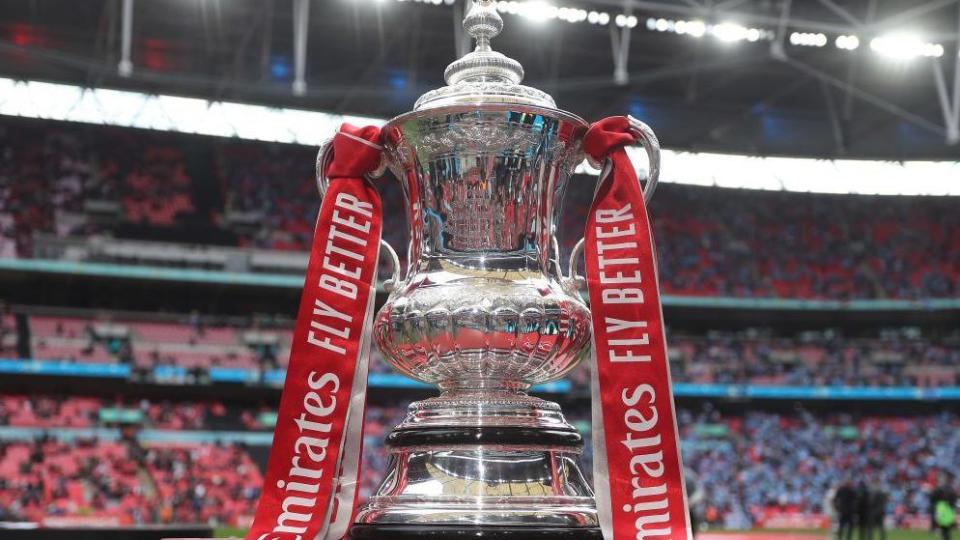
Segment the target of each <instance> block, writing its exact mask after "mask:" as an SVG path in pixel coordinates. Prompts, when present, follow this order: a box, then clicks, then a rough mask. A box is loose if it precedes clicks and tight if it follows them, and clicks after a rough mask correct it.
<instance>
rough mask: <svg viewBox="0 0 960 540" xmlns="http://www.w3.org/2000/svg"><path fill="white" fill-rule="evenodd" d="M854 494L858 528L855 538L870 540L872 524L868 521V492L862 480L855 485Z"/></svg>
mask: <svg viewBox="0 0 960 540" xmlns="http://www.w3.org/2000/svg"><path fill="white" fill-rule="evenodd" d="M856 493H857V495H856V501H857V525H858V526H859V527H860V530H859V534H858V535H857V538H859V540H872V537H873V523H871V521H870V514H871V508H870V490H869V489H868V488H867V484H866V483H865V482H864V481H863V480H861V481H860V483H858V484H857V490H856Z"/></svg>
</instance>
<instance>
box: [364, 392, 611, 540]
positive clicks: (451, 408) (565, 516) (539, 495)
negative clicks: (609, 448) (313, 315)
mask: <svg viewBox="0 0 960 540" xmlns="http://www.w3.org/2000/svg"><path fill="white" fill-rule="evenodd" d="M386 443H387V449H388V451H389V456H390V462H389V465H388V467H387V475H386V478H384V480H383V483H382V484H381V485H380V487H379V489H378V490H377V492H376V493H375V494H374V495H373V496H372V497H371V498H370V500H369V501H368V503H367V504H366V505H364V506H363V507H362V508H361V509H360V511H359V512H358V513H357V516H356V524H355V525H354V528H355V531H356V532H355V533H352V538H354V539H355V540H363V539H367V538H374V537H378V538H390V539H400V538H407V537H408V536H409V538H414V537H416V538H424V537H427V538H437V539H441V538H443V539H446V538H463V539H467V538H496V539H507V538H510V539H513V538H516V539H518V540H519V539H523V540H527V539H543V540H554V539H556V540H566V539H570V540H574V539H580V538H584V539H586V538H595V537H596V538H599V536H593V535H597V534H599V528H598V525H599V520H598V517H597V510H596V504H595V502H594V498H593V490H592V489H590V485H589V483H588V482H587V481H586V479H585V478H584V476H583V473H582V471H581V469H580V459H579V458H580V453H581V451H582V449H583V439H582V438H581V436H580V434H579V433H577V430H576V429H574V427H573V426H571V425H570V424H568V423H567V422H566V420H565V419H564V418H563V415H562V414H561V412H560V408H559V407H558V406H557V405H556V404H555V403H550V402H547V401H543V400H541V399H538V398H533V397H530V396H527V395H525V394H523V393H512V394H496V395H490V394H486V395H481V394H466V395H464V394H455V393H453V394H446V395H444V396H440V397H437V398H432V399H428V400H426V401H422V402H419V403H414V404H412V405H411V406H410V414H409V415H408V416H407V419H406V420H405V421H404V422H403V423H402V424H400V426H398V427H397V428H396V429H395V430H394V431H393V432H392V433H391V434H390V435H389V436H388V437H387V440H386ZM405 531H406V532H405Z"/></svg>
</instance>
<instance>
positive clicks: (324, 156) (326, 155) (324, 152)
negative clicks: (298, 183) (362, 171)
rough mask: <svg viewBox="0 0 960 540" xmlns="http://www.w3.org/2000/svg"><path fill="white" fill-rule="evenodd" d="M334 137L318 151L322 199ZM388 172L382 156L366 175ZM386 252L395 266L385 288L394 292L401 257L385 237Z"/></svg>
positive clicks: (398, 276) (381, 245) (384, 283)
mask: <svg viewBox="0 0 960 540" xmlns="http://www.w3.org/2000/svg"><path fill="white" fill-rule="evenodd" d="M332 143H333V139H332V138H331V139H328V140H327V141H326V142H324V143H323V144H322V145H320V151H319V152H317V171H316V175H317V191H319V192H320V200H323V196H324V195H326V194H327V187H328V186H329V185H330V179H329V178H327V175H326V174H325V173H324V171H325V170H327V166H328V165H329V164H330V162H331V161H332V160H333V144H332ZM386 172H387V160H386V159H383V157H381V158H380V164H379V165H377V168H376V170H374V171H373V172H371V173H370V174H368V175H366V178H367V180H372V179H374V178H379V177H381V176H383V175H384V173H386ZM384 253H386V254H387V256H388V257H389V258H390V265H391V266H392V267H393V269H392V271H391V272H390V278H389V279H387V280H386V281H384V282H383V290H385V291H386V292H388V293H390V292H393V290H394V288H395V287H396V286H397V283H399V282H400V281H401V279H400V257H399V256H397V250H395V249H393V246H391V245H390V244H389V243H388V242H387V241H386V240H384V239H383V238H381V239H380V254H381V255H383V254H384Z"/></svg>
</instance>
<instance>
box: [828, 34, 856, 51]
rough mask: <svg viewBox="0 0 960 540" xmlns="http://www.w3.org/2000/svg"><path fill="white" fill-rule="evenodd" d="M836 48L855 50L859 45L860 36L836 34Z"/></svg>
mask: <svg viewBox="0 0 960 540" xmlns="http://www.w3.org/2000/svg"><path fill="white" fill-rule="evenodd" d="M834 44H836V46H837V48H838V49H843V50H845V51H855V50H857V48H858V47H860V38H858V37H857V36H854V35H842V36H837V39H836V41H834Z"/></svg>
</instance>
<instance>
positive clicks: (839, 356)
mask: <svg viewBox="0 0 960 540" xmlns="http://www.w3.org/2000/svg"><path fill="white" fill-rule="evenodd" d="M23 309H27V310H28V311H29V309H28V308H23ZM41 311H43V312H45V313H47V314H44V315H24V317H25V320H26V321H27V324H26V325H25V327H24V328H23V329H24V331H23V332H18V330H17V327H16V326H15V325H14V317H13V315H12V314H7V315H6V317H5V319H3V320H2V321H0V332H2V334H0V335H3V336H5V337H4V342H5V343H7V346H6V347H5V348H3V349H0V358H3V357H6V358H7V359H8V360H11V361H14V362H15V361H17V354H16V351H18V350H26V351H28V353H27V355H26V356H25V357H24V358H23V359H22V361H29V360H39V361H54V362H71V363H78V364H107V365H125V366H129V367H130V368H131V369H133V370H136V369H141V370H157V369H159V368H168V367H172V368H182V369H186V370H193V371H196V370H200V371H205V372H209V371H210V370H212V369H213V370H216V369H221V370H223V371H227V370H233V371H244V372H249V373H251V375H250V376H249V378H250V379H252V380H258V379H259V376H260V374H261V373H263V372H272V371H273V370H277V369H282V368H284V367H285V366H286V363H287V360H288V357H289V349H290V342H291V339H292V327H291V324H290V322H289V321H284V320H282V319H280V320H279V321H278V320H274V319H272V318H257V317H254V318H253V320H252V321H251V320H250V319H245V318H229V317H220V318H218V317H213V316H200V315H199V314H197V313H194V314H184V315H181V316H179V317H177V316H171V315H167V316H163V317H158V316H153V315H150V314H142V313H141V314H131V313H124V312H113V313H103V312H100V313H93V312H84V311H82V310H81V311H78V310H69V311H70V312H71V315H70V316H56V315H51V314H49V313H51V311H53V312H55V311H56V310H50V309H49V308H46V309H43V310H41ZM4 321H6V322H4ZM261 321H262V322H261ZM28 336H29V337H28ZM669 338H670V339H669V347H670V349H669V355H670V361H671V368H672V373H673V379H674V381H675V382H677V383H691V384H697V385H752V386H776V387H784V386H787V387H789V386H794V387H814V388H825V387H826V388H829V387H913V388H936V387H957V386H960V333H958V332H957V331H956V330H954V331H947V332H931V333H928V334H926V335H925V334H924V333H923V332H921V331H920V330H918V329H916V328H886V329H883V330H881V331H873V332H866V333H864V332H861V333H859V334H857V335H845V334H844V333H843V331H841V330H839V329H835V328H831V329H820V330H816V331H815V330H805V331H802V332H794V333H792V334H783V333H782V332H775V331H773V330H770V329H763V328H752V329H746V330H743V331H739V332H729V331H727V332H724V331H717V330H713V331H710V332H708V333H706V334H694V333H690V332H684V331H677V332H673V331H671V332H670V334H669ZM21 342H22V343H24V344H25V345H26V346H25V347H18V343H21ZM4 353H5V354H4ZM370 372H371V373H373V374H389V373H391V372H392V369H391V367H390V366H389V364H388V363H387V362H386V360H385V359H384V358H383V356H382V355H381V354H380V353H379V351H376V350H374V351H373V358H372V361H371V365H370ZM588 373H589V371H588V370H587V369H585V368H581V369H577V370H575V371H574V372H573V373H571V374H570V376H569V378H570V380H571V381H572V383H573V386H574V387H575V388H578V389H580V390H581V391H585V389H586V388H588V387H589V379H588ZM275 377H278V378H279V380H282V378H283V377H282V373H280V374H278V375H275Z"/></svg>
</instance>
